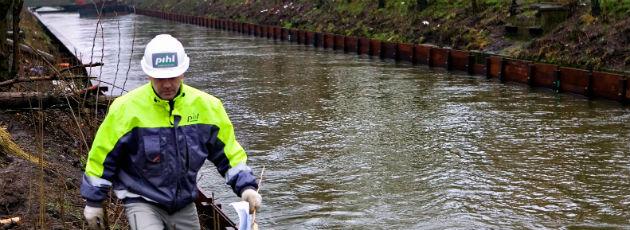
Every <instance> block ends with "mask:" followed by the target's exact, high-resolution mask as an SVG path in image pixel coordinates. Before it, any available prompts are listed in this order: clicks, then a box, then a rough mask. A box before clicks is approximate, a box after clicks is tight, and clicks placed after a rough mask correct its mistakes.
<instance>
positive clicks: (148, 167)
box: [142, 135, 165, 176]
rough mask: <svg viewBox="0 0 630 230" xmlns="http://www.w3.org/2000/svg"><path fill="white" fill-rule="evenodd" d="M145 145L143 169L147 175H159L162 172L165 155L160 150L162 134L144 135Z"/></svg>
mask: <svg viewBox="0 0 630 230" xmlns="http://www.w3.org/2000/svg"><path fill="white" fill-rule="evenodd" d="M142 141H143V145H144V158H145V161H144V167H143V168H142V171H143V172H144V174H145V175H147V176H155V175H159V174H160V173H161V172H162V162H164V160H165V159H164V155H163V154H162V151H160V150H161V149H160V136H159V135H149V136H144V137H142Z"/></svg>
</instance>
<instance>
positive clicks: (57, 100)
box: [0, 92, 114, 109]
mask: <svg viewBox="0 0 630 230" xmlns="http://www.w3.org/2000/svg"><path fill="white" fill-rule="evenodd" d="M66 97H67V98H68V99H67V100H66ZM72 97H74V98H83V96H82V95H78V94H66V95H59V94H52V93H40V92H0V109H22V108H37V107H39V102H40V101H41V103H42V107H44V108H49V107H51V106H67V105H68V102H70V104H69V105H70V106H78V105H80V104H81V103H79V101H78V100H75V99H72ZM87 98H88V100H89V101H87V102H86V103H85V104H86V105H94V103H95V102H94V96H88V97H87ZM113 99H114V97H109V96H104V95H103V96H99V97H98V102H97V103H98V104H99V106H100V105H103V106H108V103H109V102H111V101H113Z"/></svg>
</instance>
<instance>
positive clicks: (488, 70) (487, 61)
mask: <svg viewBox="0 0 630 230" xmlns="http://www.w3.org/2000/svg"><path fill="white" fill-rule="evenodd" d="M490 65H491V63H490V57H486V79H490V78H492V76H491V75H490Z"/></svg>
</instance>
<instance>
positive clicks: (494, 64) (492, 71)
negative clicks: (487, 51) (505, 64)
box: [486, 56, 501, 78]
mask: <svg viewBox="0 0 630 230" xmlns="http://www.w3.org/2000/svg"><path fill="white" fill-rule="evenodd" d="M486 61H487V63H486V64H487V65H486V77H487V78H499V73H501V57H497V56H491V57H488V58H486Z"/></svg>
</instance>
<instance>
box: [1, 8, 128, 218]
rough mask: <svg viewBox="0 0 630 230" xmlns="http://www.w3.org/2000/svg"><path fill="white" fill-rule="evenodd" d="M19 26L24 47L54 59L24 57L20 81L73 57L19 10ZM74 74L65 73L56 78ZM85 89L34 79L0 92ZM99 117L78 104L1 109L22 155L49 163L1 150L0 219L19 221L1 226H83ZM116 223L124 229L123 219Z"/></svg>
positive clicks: (75, 83)
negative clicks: (87, 171)
mask: <svg viewBox="0 0 630 230" xmlns="http://www.w3.org/2000/svg"><path fill="white" fill-rule="evenodd" d="M20 28H21V29H22V30H23V31H24V43H25V44H27V45H28V46H31V47H33V48H36V49H39V50H41V51H44V52H47V53H49V54H51V55H53V56H54V57H55V61H54V62H52V63H49V62H46V61H43V60H42V59H41V58H40V57H38V56H36V55H28V54H25V55H24V56H23V58H22V59H21V60H20V72H19V74H18V77H20V78H27V77H34V76H46V75H49V74H54V73H56V72H58V71H59V70H61V69H62V68H63V67H64V66H66V65H67V64H61V63H64V62H66V61H68V60H70V59H71V58H69V57H70V56H69V55H71V54H69V53H64V52H63V51H60V50H61V49H60V48H59V47H60V46H61V44H58V43H57V42H56V39H54V38H51V37H49V36H48V34H47V33H46V32H45V31H44V29H43V28H42V27H41V25H40V24H39V23H38V22H37V20H36V18H35V17H34V16H33V15H31V13H30V12H28V11H26V10H24V11H23V12H22V19H21V22H20ZM75 74H77V73H76V72H73V71H67V72H64V73H63V74H61V75H60V78H63V77H69V76H75ZM85 87H87V85H85V82H84V81H83V80H79V81H57V83H55V84H52V83H51V81H37V82H23V83H18V84H12V85H8V86H5V87H2V88H0V92H46V93H59V92H64V91H66V90H68V89H73V88H75V89H81V88H85ZM90 98H91V97H90ZM68 100H69V101H78V102H81V101H82V100H83V98H80V97H69V98H68ZM79 104H80V103H79ZM103 114H104V107H101V109H98V112H97V113H95V112H94V107H92V108H78V107H77V106H76V103H73V104H72V106H69V105H67V104H59V105H54V106H52V107H47V108H45V109H42V108H41V107H40V104H39V101H37V100H34V101H32V103H31V104H30V106H26V107H18V108H2V109H0V128H2V129H6V130H7V131H8V132H9V133H10V135H11V139H12V140H13V141H14V142H15V143H17V144H18V145H19V146H20V148H21V149H23V150H24V151H25V152H27V153H28V154H30V155H32V156H35V157H37V158H39V159H42V160H43V161H45V162H46V163H47V165H46V167H42V166H40V165H37V164H34V163H33V162H31V161H27V160H25V159H24V158H21V157H18V156H15V155H12V154H11V153H7V152H0V175H2V176H1V177H0V219H5V218H11V217H20V219H21V222H20V223H19V224H18V225H14V226H0V228H11V229H41V228H46V229H81V228H83V226H84V223H83V207H84V205H85V201H84V200H83V198H82V197H81V196H80V194H79V186H80V184H81V175H82V173H83V172H82V170H83V168H84V162H85V158H86V156H87V152H88V146H90V143H91V141H92V138H93V134H94V133H95V131H96V129H97V128H98V124H100V119H101V118H102V117H103ZM1 144H6V143H1ZM116 207H117V206H115V205H112V208H113V209H112V210H117V209H115V208H116ZM119 212H120V211H119V210H117V211H116V212H112V214H114V213H115V214H117V213H119ZM112 218H113V219H116V218H115V217H112ZM119 224H121V225H122V220H121V221H119Z"/></svg>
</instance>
